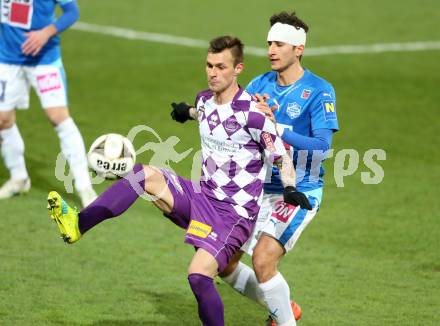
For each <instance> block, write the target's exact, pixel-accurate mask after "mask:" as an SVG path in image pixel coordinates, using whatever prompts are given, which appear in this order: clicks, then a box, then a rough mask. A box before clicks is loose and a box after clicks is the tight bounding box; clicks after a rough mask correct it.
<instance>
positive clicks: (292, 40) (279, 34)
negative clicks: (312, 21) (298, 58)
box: [267, 23, 306, 46]
mask: <svg viewBox="0 0 440 326" xmlns="http://www.w3.org/2000/svg"><path fill="white" fill-rule="evenodd" d="M267 41H268V42H272V41H275V42H284V43H287V44H291V45H295V46H297V45H306V32H305V30H304V29H303V28H301V27H300V28H298V29H297V28H296V27H294V26H292V25H288V24H283V23H276V24H274V25H273V26H272V28H271V29H270V30H269V33H268V34H267Z"/></svg>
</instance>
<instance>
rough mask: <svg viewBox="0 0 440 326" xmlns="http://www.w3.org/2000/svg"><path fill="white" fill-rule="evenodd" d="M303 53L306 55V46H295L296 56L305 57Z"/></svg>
mask: <svg viewBox="0 0 440 326" xmlns="http://www.w3.org/2000/svg"><path fill="white" fill-rule="evenodd" d="M303 53H304V45H297V46H295V55H296V56H297V57H299V56H301V55H303Z"/></svg>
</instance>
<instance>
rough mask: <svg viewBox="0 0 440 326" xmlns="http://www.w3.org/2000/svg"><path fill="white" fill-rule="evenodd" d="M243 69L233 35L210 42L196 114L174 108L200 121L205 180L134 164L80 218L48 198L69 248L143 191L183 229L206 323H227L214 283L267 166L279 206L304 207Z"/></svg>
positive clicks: (250, 213) (179, 116)
mask: <svg viewBox="0 0 440 326" xmlns="http://www.w3.org/2000/svg"><path fill="white" fill-rule="evenodd" d="M242 70H243V44H242V43H241V41H240V40H239V39H237V38H234V37H231V36H223V37H218V38H216V39H214V40H212V41H211V42H210V46H209V49H208V55H207V60H206V74H207V78H208V86H209V89H208V90H206V91H203V92H200V93H199V94H198V95H197V97H196V106H195V108H190V107H189V106H187V105H181V104H174V103H173V111H172V116H173V117H174V118H175V119H176V120H178V121H180V122H185V121H187V120H190V119H193V120H198V122H199V132H200V137H201V146H202V160H203V164H202V178H201V180H200V181H199V182H193V181H190V180H186V179H184V178H182V177H180V176H177V175H175V174H173V173H172V172H170V171H167V170H165V169H157V168H155V167H153V166H147V165H141V164H137V165H135V167H134V169H133V171H132V172H130V173H129V174H128V175H127V176H125V177H124V178H123V179H121V180H119V181H116V182H115V183H114V184H113V185H112V186H111V187H110V188H108V189H107V190H106V191H104V192H103V193H102V194H101V195H100V196H99V197H98V198H97V199H96V200H95V201H94V202H93V203H92V204H90V205H89V206H88V207H87V208H85V209H83V210H82V211H81V212H79V213H78V212H76V210H74V209H72V208H71V207H69V206H68V205H67V204H66V202H65V201H64V200H63V199H62V198H61V197H60V195H59V194H58V193H56V192H50V193H49V197H48V208H49V211H50V215H51V217H52V218H53V219H54V220H55V222H56V223H57V225H58V227H59V231H60V233H61V235H62V237H63V238H64V240H65V241H66V242H67V243H74V242H76V241H78V240H79V239H80V238H81V236H82V235H83V234H84V233H85V232H86V231H87V230H89V229H90V228H92V227H94V226H95V225H97V224H98V223H100V222H102V221H104V220H105V219H108V218H111V217H115V216H118V215H120V214H122V213H123V212H125V211H126V210H127V209H128V208H129V207H130V206H131V205H132V204H133V203H134V202H135V201H136V199H137V198H138V197H139V196H141V195H143V194H144V192H145V193H146V194H148V195H150V196H152V197H153V203H154V205H155V206H157V207H158V208H159V209H160V210H161V211H162V212H163V213H164V215H165V216H167V217H168V218H169V219H170V220H171V221H172V222H173V223H175V224H177V225H178V226H180V227H182V228H184V229H186V235H185V242H186V243H188V244H191V245H193V246H194V247H195V248H196V253H195V254H194V256H193V258H192V260H191V263H190V265H189V268H188V281H189V284H190V287H191V289H192V291H193V293H194V296H195V297H196V299H197V302H198V311H199V317H200V320H201V321H202V323H203V325H209V326H217V325H220V326H221V325H224V314H223V304H222V301H221V299H220V296H219V294H218V292H217V289H216V288H215V285H214V283H213V277H214V276H216V275H217V274H218V273H219V272H222V271H223V270H224V268H225V267H226V266H227V265H228V263H229V261H230V259H231V258H232V256H233V255H234V253H235V252H236V251H237V250H239V249H240V247H241V246H242V245H243V244H244V243H245V242H246V241H247V239H248V238H249V235H250V234H251V232H252V229H253V227H254V224H255V219H256V216H257V214H258V211H259V205H260V203H261V199H262V192H263V182H264V178H265V176H266V168H267V167H266V165H267V164H266V163H265V161H269V162H273V163H274V164H276V165H277V166H278V167H279V168H280V173H281V178H282V182H283V184H284V186H285V187H284V200H285V201H286V202H289V203H291V204H294V205H303V206H304V205H305V206H306V205H307V204H308V201H307V198H306V197H305V195H304V194H303V193H301V192H298V191H296V189H295V187H294V183H295V171H294V169H293V165H292V162H291V159H290V157H289V156H288V155H287V154H286V151H285V149H284V145H283V143H282V141H281V139H280V138H279V137H278V136H277V135H276V130H275V125H274V124H273V122H272V121H271V120H269V119H268V118H266V117H265V115H264V114H262V113H261V112H260V111H259V110H258V109H257V108H256V102H255V101H253V100H252V97H251V96H250V95H249V94H248V93H247V92H246V91H244V90H243V89H242V88H241V87H240V86H239V85H238V83H237V77H238V75H239V74H240V73H241V71H242Z"/></svg>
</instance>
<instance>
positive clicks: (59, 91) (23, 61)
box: [0, 0, 96, 206]
mask: <svg viewBox="0 0 440 326" xmlns="http://www.w3.org/2000/svg"><path fill="white" fill-rule="evenodd" d="M58 5H59V6H60V7H61V9H62V12H63V13H62V15H61V16H60V17H59V18H55V9H56V7H57V6H58ZM78 17H79V10H78V6H77V3H76V1H75V0H45V1H43V0H27V1H24V0H9V1H1V2H0V22H1V24H0V140H1V153H2V157H3V160H4V162H5V165H6V167H7V168H8V170H9V172H10V175H11V177H10V179H9V180H8V181H6V182H5V183H4V184H3V185H2V187H1V188H0V199H6V198H10V197H12V196H14V195H18V194H20V193H25V192H27V191H29V189H30V185H31V182H30V178H29V174H28V171H27V169H26V164H25V160H24V142H23V139H22V137H21V134H20V132H19V130H18V128H17V125H16V124H15V120H16V114H15V110H16V109H26V108H28V107H29V91H30V87H31V86H32V87H33V88H34V89H35V91H36V93H37V95H38V97H39V99H40V102H41V106H42V107H43V108H44V112H45V113H46V116H47V118H48V119H49V121H50V122H51V123H52V125H53V126H54V128H55V131H56V133H57V135H58V138H59V139H60V143H61V150H62V152H63V154H64V156H65V157H66V159H67V161H68V163H69V166H70V170H71V172H72V174H73V177H74V180H75V189H76V191H77V193H78V195H79V197H80V198H81V202H82V204H83V206H87V205H88V204H89V203H90V202H91V201H93V199H95V198H96V193H95V191H94V190H93V188H92V184H91V180H90V176H89V173H88V167H87V158H86V151H85V146H84V141H83V138H82V136H81V134H80V132H79V130H78V127H77V126H76V124H75V122H74V121H73V119H72V118H71V117H70V114H69V110H68V107H67V85H66V75H65V72H64V68H63V64H62V61H61V50H60V45H59V43H60V40H59V34H60V33H61V32H63V31H64V30H66V29H67V28H69V27H70V26H71V25H72V24H73V23H75V22H76V21H77V20H78Z"/></svg>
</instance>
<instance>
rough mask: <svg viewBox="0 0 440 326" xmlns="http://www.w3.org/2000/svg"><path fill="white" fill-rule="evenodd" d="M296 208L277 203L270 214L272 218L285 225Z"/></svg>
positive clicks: (281, 202)
mask: <svg viewBox="0 0 440 326" xmlns="http://www.w3.org/2000/svg"><path fill="white" fill-rule="evenodd" d="M295 209H296V206H293V205H290V204H287V203H285V202H284V201H279V202H277V203H276V204H275V209H274V210H273V212H272V217H273V218H275V219H277V220H278V221H281V222H283V223H286V222H287V221H288V220H289V219H290V217H291V216H292V215H293V213H294V212H295Z"/></svg>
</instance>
